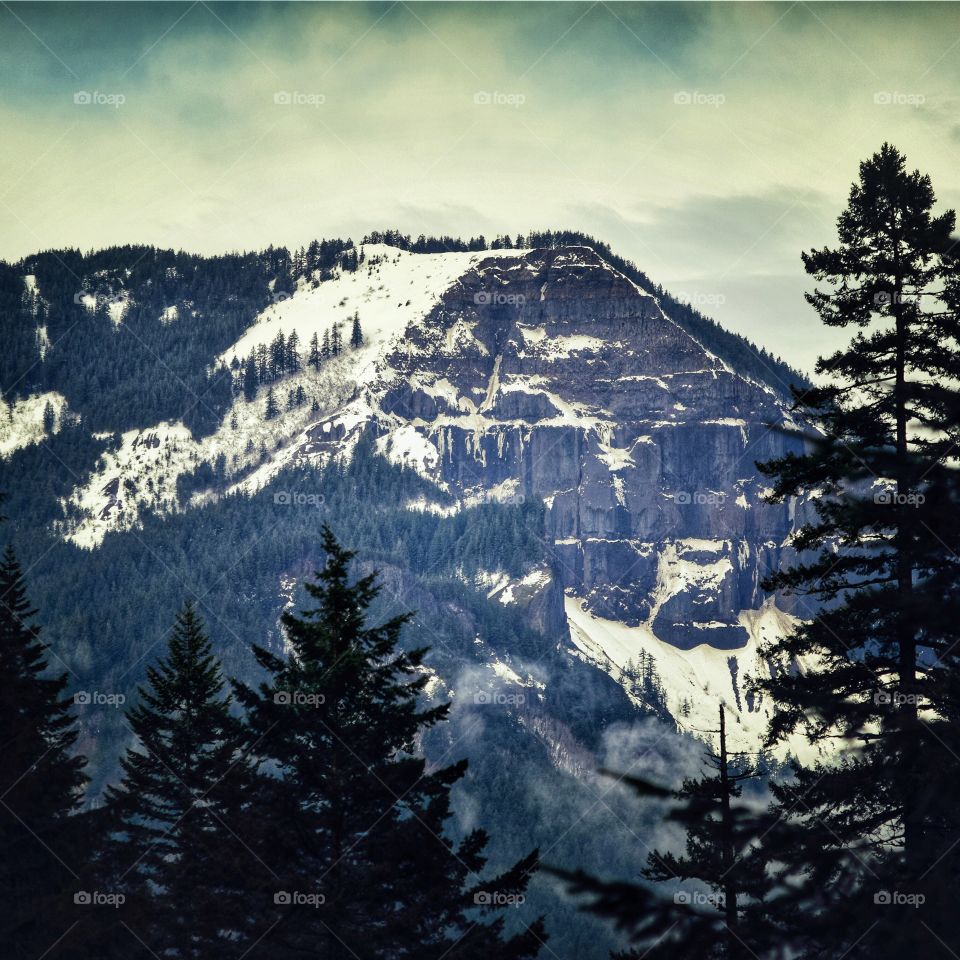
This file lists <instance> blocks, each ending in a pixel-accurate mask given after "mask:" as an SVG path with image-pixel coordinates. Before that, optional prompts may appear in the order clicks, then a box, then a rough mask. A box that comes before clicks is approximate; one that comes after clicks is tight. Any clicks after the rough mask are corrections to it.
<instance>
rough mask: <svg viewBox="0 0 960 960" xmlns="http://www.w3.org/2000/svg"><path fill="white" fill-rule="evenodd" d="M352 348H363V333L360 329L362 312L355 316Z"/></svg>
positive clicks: (351, 336) (351, 338) (356, 313)
mask: <svg viewBox="0 0 960 960" xmlns="http://www.w3.org/2000/svg"><path fill="white" fill-rule="evenodd" d="M350 346H351V347H352V348H353V349H354V350H356V349H357V348H358V347H362V346H363V331H362V330H361V329H360V311H359V310H358V311H356V312H355V313H354V314H353V329H352V330H351V331H350Z"/></svg>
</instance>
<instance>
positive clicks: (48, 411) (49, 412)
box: [43, 400, 57, 436]
mask: <svg viewBox="0 0 960 960" xmlns="http://www.w3.org/2000/svg"><path fill="white" fill-rule="evenodd" d="M56 425H57V413H56V411H55V410H54V409H53V404H52V403H51V402H50V401H49V400H48V401H47V403H46V406H45V407H44V408H43V432H44V433H45V434H46V435H47V436H49V435H50V434H51V433H53V430H54V427H56Z"/></svg>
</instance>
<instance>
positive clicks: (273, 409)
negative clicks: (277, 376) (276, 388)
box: [263, 386, 280, 420]
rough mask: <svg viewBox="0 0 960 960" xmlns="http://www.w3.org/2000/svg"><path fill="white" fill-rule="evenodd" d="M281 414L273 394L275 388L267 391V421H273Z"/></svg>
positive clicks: (265, 414)
mask: <svg viewBox="0 0 960 960" xmlns="http://www.w3.org/2000/svg"><path fill="white" fill-rule="evenodd" d="M279 414H280V408H279V407H278V406H277V398H276V397H275V396H274V394H273V387H272V386H271V387H270V389H269V390H268V391H267V405H266V407H265V409H264V412H263V415H264V417H265V418H266V419H267V420H273V419H275V418H276V417H277V416H278V415H279Z"/></svg>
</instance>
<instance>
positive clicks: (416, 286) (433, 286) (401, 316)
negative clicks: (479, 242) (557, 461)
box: [220, 243, 523, 381]
mask: <svg viewBox="0 0 960 960" xmlns="http://www.w3.org/2000/svg"><path fill="white" fill-rule="evenodd" d="M360 250H361V253H362V255H363V257H364V260H363V263H361V264H360V267H359V268H358V269H357V270H356V271H355V272H344V273H341V274H339V275H338V276H336V277H335V278H334V279H332V280H327V281H324V282H323V283H320V284H319V285H318V286H315V287H314V286H311V285H310V284H309V283H307V282H306V281H304V280H301V281H300V283H299V285H298V288H297V290H296V292H295V293H294V294H293V295H291V296H290V297H286V298H283V299H281V300H279V301H278V302H277V303H274V304H273V305H271V306H269V307H268V308H267V309H266V310H264V312H263V313H262V314H260V316H259V317H258V318H257V320H256V322H255V323H254V324H253V325H252V326H251V327H250V328H249V329H248V330H247V331H246V332H245V333H244V335H243V336H242V337H241V338H240V339H239V340H238V341H237V342H236V343H235V344H234V345H233V346H232V347H230V348H229V349H228V350H226V351H224V353H223V354H222V355H221V357H220V359H221V360H222V361H224V362H226V363H229V362H230V361H231V360H233V359H234V357H236V358H237V359H238V360H242V359H244V358H245V357H247V356H248V355H249V354H250V353H251V351H252V350H253V349H254V348H255V347H257V346H258V345H259V344H269V343H270V342H271V341H272V340H273V338H274V337H275V336H276V335H277V333H282V334H283V335H284V337H289V336H290V334H291V333H293V332H294V331H296V333H297V336H298V337H299V338H300V345H301V349H302V350H303V351H304V353H305V352H306V349H307V345H308V344H309V341H310V338H311V337H312V336H313V334H317V336H318V338H319V339H321V340H322V339H323V334H324V331H325V330H328V329H329V328H330V326H331V324H333V323H343V324H347V325H348V324H349V322H350V319H351V318H352V317H353V314H354V312H355V311H359V313H360V321H361V324H362V327H363V336H364V346H363V348H362V349H361V350H360V351H358V352H357V354H356V355H355V357H354V360H355V366H356V368H357V370H356V372H355V374H354V377H355V379H357V380H360V381H362V380H363V379H364V377H365V376H366V375H367V374H369V373H370V372H371V371H372V368H373V364H375V363H376V361H377V360H378V359H379V358H380V356H381V355H382V353H383V349H384V347H385V346H387V345H388V344H389V343H390V342H391V340H392V339H393V338H395V337H397V336H399V335H400V334H402V333H403V331H404V330H405V329H406V328H407V325H408V324H409V323H410V322H411V321H413V320H419V319H421V318H423V317H424V316H426V314H427V313H428V312H429V311H430V309H431V308H432V307H433V306H434V305H435V303H436V302H437V300H438V298H439V297H440V295H441V294H442V293H443V292H444V290H446V289H447V288H448V287H449V286H450V285H451V284H452V283H453V282H454V281H455V280H456V279H457V277H459V276H461V275H462V274H463V273H464V271H465V270H467V269H468V268H469V267H471V266H472V265H474V264H476V263H477V262H479V261H480V260H481V259H483V258H484V257H487V256H490V253H489V251H481V252H478V253H459V252H457V253H426V254H425V253H408V252H407V251H406V250H400V249H398V248H396V247H390V246H387V245H385V244H380V243H375V244H366V245H364V246H363V247H361V248H360ZM522 252H523V251H506V250H504V251H497V253H498V254H500V255H510V254H519V253H522ZM347 335H348V336H349V326H347Z"/></svg>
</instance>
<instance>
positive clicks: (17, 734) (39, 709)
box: [0, 547, 86, 960]
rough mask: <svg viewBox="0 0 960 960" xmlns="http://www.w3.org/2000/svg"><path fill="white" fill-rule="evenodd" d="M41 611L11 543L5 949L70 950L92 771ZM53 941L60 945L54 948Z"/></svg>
mask: <svg viewBox="0 0 960 960" xmlns="http://www.w3.org/2000/svg"><path fill="white" fill-rule="evenodd" d="M35 613H36V611H35V610H33V609H31V607H30V603H29V602H28V600H27V593H26V586H25V584H24V579H23V573H22V571H21V568H20V565H19V563H18V562H17V559H16V557H15V555H14V553H13V550H12V549H11V548H10V547H7V549H6V551H5V553H4V555H3V560H2V562H0V731H2V734H0V738H2V743H3V772H2V773H0V943H2V944H3V955H4V956H5V957H10V958H14V960H20V958H28V957H40V956H43V955H49V956H51V957H52V956H62V955H63V954H62V953H60V952H58V951H57V950H55V949H54V944H55V941H56V940H57V938H58V937H59V936H60V935H61V934H62V933H63V931H64V930H66V929H67V927H68V926H69V923H68V922H67V921H68V918H70V917H71V916H72V914H71V911H72V909H73V907H72V903H73V896H74V893H75V892H76V887H77V881H78V880H79V879H80V875H81V872H82V868H83V864H84V861H85V859H86V858H85V855H84V854H85V851H84V850H83V847H82V845H81V843H80V840H81V836H82V834H81V833H80V829H81V824H80V819H81V818H79V817H77V816H74V814H75V813H76V811H77V809H78V807H79V804H80V800H81V794H82V790H83V786H84V784H85V783H86V777H85V776H84V773H83V768H84V765H85V762H86V761H85V760H84V759H83V758H82V757H79V756H76V755H74V747H75V745H76V740H77V729H76V726H75V721H74V720H73V718H72V717H71V716H70V714H69V713H68V703H69V701H68V700H67V699H66V698H65V697H64V691H65V689H66V686H67V679H66V675H65V674H64V675H61V676H54V677H51V676H49V675H48V662H47V656H46V652H45V650H46V648H45V646H44V644H43V643H42V642H41V641H40V638H39V634H40V631H39V628H38V627H37V626H36V625H34V624H32V623H30V621H31V619H32V618H33V617H34V615H35ZM48 951H51V952H50V953H49V954H48Z"/></svg>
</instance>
